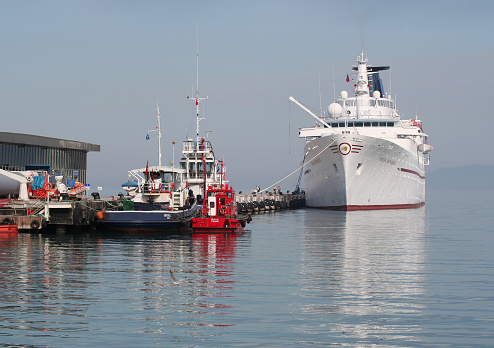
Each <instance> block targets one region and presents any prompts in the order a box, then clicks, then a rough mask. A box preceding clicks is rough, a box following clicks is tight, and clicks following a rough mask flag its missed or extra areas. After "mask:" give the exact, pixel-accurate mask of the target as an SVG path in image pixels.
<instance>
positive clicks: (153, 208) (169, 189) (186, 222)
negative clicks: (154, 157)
mask: <svg viewBox="0 0 494 348" xmlns="http://www.w3.org/2000/svg"><path fill="white" fill-rule="evenodd" d="M157 112H158V127H157V131H158V139H160V138H161V126H160V113H159V107H158V109H157ZM158 154H159V155H158V157H159V159H158V165H157V166H151V167H150V166H149V164H147V165H146V167H145V168H141V169H134V170H131V171H129V181H128V182H126V183H125V184H124V185H122V187H124V188H128V189H127V190H126V191H127V192H128V194H129V196H127V197H128V199H126V200H124V201H123V202H122V204H121V205H119V206H116V207H113V208H110V209H107V210H105V211H102V212H99V213H98V215H97V217H98V218H99V220H100V221H99V224H100V226H101V227H102V228H103V229H105V230H110V231H117V232H125V233H130V234H140V233H153V232H164V233H176V232H185V231H188V230H190V227H191V219H192V217H193V216H194V215H195V214H197V213H198V210H199V206H198V204H197V202H196V200H195V199H194V197H193V196H191V193H192V192H191V190H190V188H189V185H188V182H187V179H186V170H185V169H181V168H176V167H173V166H163V165H161V143H160V142H159V143H158Z"/></svg>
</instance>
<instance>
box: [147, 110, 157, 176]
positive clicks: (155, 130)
mask: <svg viewBox="0 0 494 348" xmlns="http://www.w3.org/2000/svg"><path fill="white" fill-rule="evenodd" d="M156 112H157V113H158V116H157V117H158V127H156V129H152V130H148V134H147V136H146V139H149V133H150V132H158V166H160V167H161V122H160V118H161V116H160V106H159V105H158V103H156Z"/></svg>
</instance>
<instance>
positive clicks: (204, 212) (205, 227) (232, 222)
mask: <svg viewBox="0 0 494 348" xmlns="http://www.w3.org/2000/svg"><path fill="white" fill-rule="evenodd" d="M220 162H221V161H220ZM251 220H252V218H251V217H250V215H248V214H240V213H239V212H238V210H237V203H236V201H235V191H234V190H233V187H231V186H229V185H228V184H226V183H223V181H221V182H220V184H219V185H214V186H209V187H208V189H207V191H206V197H205V199H204V202H203V205H202V208H201V214H200V216H199V217H194V218H193V219H192V230H193V232H194V233H232V232H236V231H239V230H242V229H243V228H244V227H245V226H246V224H248V223H250V221H251Z"/></svg>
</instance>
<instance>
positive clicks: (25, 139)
mask: <svg viewBox="0 0 494 348" xmlns="http://www.w3.org/2000/svg"><path fill="white" fill-rule="evenodd" d="M0 142H2V143H11V144H23V145H35V146H46V147H54V148H62V149H71V150H81V151H98V152H99V151H100V145H96V144H89V143H83V142H81V141H74V140H65V139H57V138H49V137H42V136H39V135H31V134H20V133H7V132H0Z"/></svg>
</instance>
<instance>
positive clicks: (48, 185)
mask: <svg viewBox="0 0 494 348" xmlns="http://www.w3.org/2000/svg"><path fill="white" fill-rule="evenodd" d="M52 188H53V186H52V184H50V183H49V182H47V183H46V184H45V190H46V191H50V190H51V189H52Z"/></svg>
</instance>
